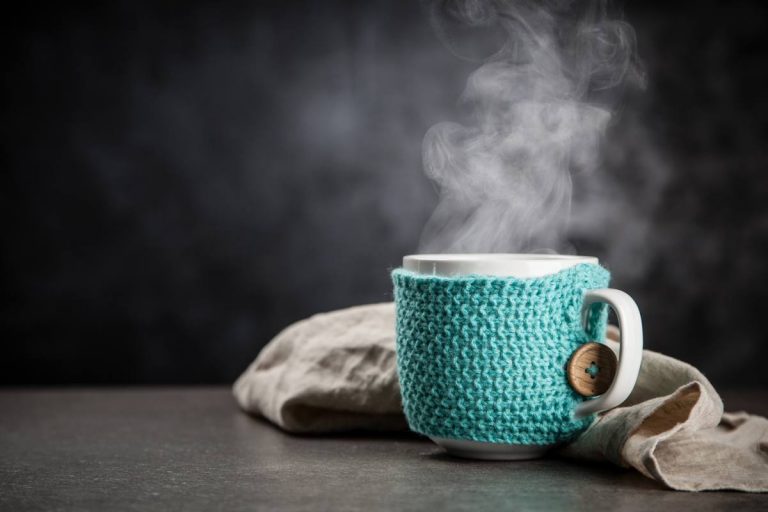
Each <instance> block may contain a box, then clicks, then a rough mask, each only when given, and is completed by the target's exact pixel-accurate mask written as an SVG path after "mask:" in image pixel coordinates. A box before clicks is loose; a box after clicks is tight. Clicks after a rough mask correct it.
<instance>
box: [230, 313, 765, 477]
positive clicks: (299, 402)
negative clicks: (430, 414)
mask: <svg viewBox="0 0 768 512" xmlns="http://www.w3.org/2000/svg"><path fill="white" fill-rule="evenodd" d="M394 326H395V312H394V306H393V304H391V303H386V304H372V305H367V306H358V307H353V308H349V309H343V310H339V311H334V312H331V313H323V314H318V315H315V316H313V317H311V318H308V319H306V320H302V321H300V322H297V323H295V324H293V325H291V326H289V327H288V328H286V329H285V330H284V331H283V332H281V333H280V334H278V335H277V336H276V337H275V338H274V339H273V340H272V341H271V342H270V343H269V344H268V345H267V346H266V347H264V349H263V350H262V351H261V353H260V354H259V356H258V357H257V358H256V360H255V361H254V362H253V363H252V364H251V365H250V367H249V368H248V369H247V370H246V371H245V372H244V373H243V375H242V376H240V378H239V379H238V380H237V382H235V385H234V395H235V398H236V399H237V401H238V403H239V404H240V406H241V407H242V408H243V409H244V410H245V411H247V412H249V413H252V414H257V415H261V416H264V417H265V418H267V419H269V420H270V421H272V422H274V423H275V424H277V425H278V426H280V427H281V428H283V429H285V430H287V431H289V432H296V433H309V432H334V431H343V430H353V429H370V430H405V429H407V425H406V422H405V418H404V417H403V413H402V409H401V406H400V389H399V385H398V382H397V371H396V361H395V332H394ZM608 336H609V338H614V339H617V337H618V332H617V330H616V329H615V328H613V327H612V328H609V333H608ZM608 343H609V344H610V345H611V346H612V348H614V350H617V349H618V345H617V344H616V343H615V342H613V341H608ZM560 454H561V455H563V456H567V457H574V458H581V459H592V460H607V461H610V462H613V463H614V464H618V465H620V466H631V467H634V468H635V469H637V470H638V471H640V472H641V473H642V474H644V475H645V476H647V477H649V478H652V479H655V480H657V481H659V482H661V483H662V484H664V485H666V486H668V487H670V488H672V489H678V490H686V491H700V490H716V489H733V490H740V491H752V492H768V420H766V419H765V418H761V417H758V416H752V415H749V414H747V413H744V412H741V413H725V414H724V413H723V403H722V401H721V399H720V396H719V395H718V394H717V392H716V391H715V389H714V388H713V387H712V385H711V384H710V383H709V381H708V380H707V379H706V377H704V375H702V374H701V373H700V372H699V371H698V370H696V369H695V368H693V367H692V366H690V365H688V364H686V363H683V362H681V361H678V360H676V359H673V358H671V357H667V356H664V355H662V354H658V353H656V352H651V351H649V350H646V351H644V353H643V363H642V366H641V369H640V375H639V377H638V380H637V384H636V385H635V389H634V391H633V392H632V395H631V396H630V397H629V399H628V400H627V401H626V402H625V403H624V404H622V407H618V408H616V409H613V410H611V411H608V412H607V413H604V414H602V415H600V416H599V417H598V418H597V419H596V420H595V422H594V423H593V424H592V425H591V426H590V428H589V429H588V430H587V431H586V432H584V433H583V434H582V435H581V436H580V437H579V438H578V439H577V440H576V441H575V442H573V443H572V444H570V445H568V446H566V447H564V448H563V449H561V450H560Z"/></svg>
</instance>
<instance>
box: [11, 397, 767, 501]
mask: <svg viewBox="0 0 768 512" xmlns="http://www.w3.org/2000/svg"><path fill="white" fill-rule="evenodd" d="M725 398H726V405H727V408H728V409H729V410H736V409H742V408H745V409H747V410H750V411H751V412H756V413H760V414H764V415H765V414H768V392H756V391H752V392H742V393H730V394H725ZM0 508H2V509H3V510H12V511H21V510H104V511H112V510H163V511H172V510H184V511H188V510H279V509H282V510H366V511H373V510H384V509H391V510H502V509H515V510H545V511H550V510H559V509H561V510H587V511H590V512H595V511H606V510H611V511H614V510H665V509H672V510H682V511H697V512H699V511H705V510H721V509H722V510H738V511H739V512H744V511H748V510H763V511H766V510H768V495H758V494H741V493H736V492H708V493H680V492H673V491H668V490H664V489H662V488H661V487H659V486H658V485H657V484H655V483H654V482H652V481H650V480H646V479H645V478H643V477H641V476H640V475H638V474H636V473H635V472H633V471H631V470H623V469H618V468H615V467H613V466H610V465H602V464H581V463H576V462H569V461H563V460H556V459H544V460H538V461H527V462H475V461H465V460H459V459H453V458H450V457H448V456H446V455H444V454H443V453H442V452H441V451H440V449H439V448H437V447H436V446H434V445H433V444H431V443H430V442H428V441H425V440H424V439H421V438H418V437H416V436H411V435H405V434H404V435H388V436H387V435H381V436H373V435H362V434H361V435H334V436H314V437H297V436H290V435H286V434H284V433H282V432H280V431H279V430H276V429H275V428H273V427H271V426H270V425H269V424H267V423H265V422H263V421H261V420H257V419H253V418H250V417H248V416H246V415H245V414H242V413H241V412H240V411H238V409H237V407H236V406H235V403H234V401H233V399H232V398H231V396H230V394H229V391H228V390H227V389H225V388H181V389H176V388H173V389H167V388H166V389H162V388H161V389H144V388H138V389H137V388H132V389H131V388H129V389H105V390H4V391H0Z"/></svg>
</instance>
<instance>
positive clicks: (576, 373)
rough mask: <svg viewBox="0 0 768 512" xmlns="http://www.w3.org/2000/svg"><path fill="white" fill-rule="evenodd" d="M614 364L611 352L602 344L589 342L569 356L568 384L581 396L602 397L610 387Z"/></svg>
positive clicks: (614, 368)
mask: <svg viewBox="0 0 768 512" xmlns="http://www.w3.org/2000/svg"><path fill="white" fill-rule="evenodd" d="M616 364H617V363H616V354H614V353H613V350H611V349H610V348H608V347H607V346H605V345H603V344H602V343H595V342H594V341H590V342H589V343H585V344H584V345H582V346H580V347H579V348H578V349H576V351H574V353H573V354H572V355H571V359H570V360H569V361H568V365H567V366H566V372H567V373H568V383H569V384H570V385H571V387H572V388H573V389H574V390H575V391H576V392H577V393H578V394H580V395H581V396H587V397H589V396H597V395H602V394H603V393H605V392H606V391H608V388H609V387H611V382H613V377H614V375H616Z"/></svg>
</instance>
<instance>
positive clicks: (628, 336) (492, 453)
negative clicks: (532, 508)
mask: <svg viewBox="0 0 768 512" xmlns="http://www.w3.org/2000/svg"><path fill="white" fill-rule="evenodd" d="M581 263H588V264H598V260H597V258H594V257H589V256H563V255H548V254H420V255H411V256H406V257H404V258H403V269H404V270H407V271H411V272H415V273H418V274H424V275H437V276H445V277H454V276H463V275H486V276H498V277H515V278H534V277H542V276H547V275H550V274H555V273H557V272H559V271H561V270H564V269H567V268H569V267H573V266H576V265H578V264H581ZM598 302H600V303H606V304H608V305H610V306H611V307H612V308H613V310H614V311H615V313H616V316H617V318H618V323H619V328H620V331H621V344H620V350H619V353H618V366H617V369H616V374H615V377H614V380H613V382H612V384H611V385H610V387H609V388H608V390H607V391H606V392H605V393H603V394H602V395H600V396H598V397H596V398H593V399H590V400H585V401H583V402H581V403H580V404H579V405H578V406H577V407H576V409H575V410H574V411H573V414H574V417H577V418H578V417H584V416H587V415H589V414H592V413H596V412H600V411H605V410H607V409H611V408H614V407H616V406H618V405H620V404H621V403H622V402H623V401H624V400H626V399H627V397H628V396H629V394H630V393H631V391H632V389H633V388H634V385H635V381H636V380H637V375H638V373H639V370H640V363H641V360H642V351H643V331H642V323H641V319H640V312H639V310H638V308H637V305H636V304H635V302H634V301H633V300H632V298H631V297H630V296H629V295H627V294H626V293H624V292H623V291H620V290H615V289H611V288H602V289H594V290H587V291H586V292H585V296H584V306H583V309H582V312H583V313H584V314H586V310H587V308H588V306H590V305H591V304H593V303H598ZM432 440H433V441H435V442H436V443H437V444H438V445H440V446H442V447H443V448H445V449H446V450H447V451H448V452H449V453H452V454H455V455H459V456H463V457H470V458H480V459H497V460H498V459H529V458H535V457H539V456H541V455H543V454H544V453H545V452H546V451H547V450H548V449H550V448H551V446H541V445H533V446H531V445H508V444H498V443H486V442H478V441H471V440H459V439H446V438H435V437H433V438H432Z"/></svg>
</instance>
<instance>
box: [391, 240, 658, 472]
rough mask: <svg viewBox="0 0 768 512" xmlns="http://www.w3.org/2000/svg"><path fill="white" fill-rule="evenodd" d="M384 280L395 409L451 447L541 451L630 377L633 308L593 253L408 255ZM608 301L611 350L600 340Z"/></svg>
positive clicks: (484, 455) (475, 451)
mask: <svg viewBox="0 0 768 512" xmlns="http://www.w3.org/2000/svg"><path fill="white" fill-rule="evenodd" d="M392 280H393V284H394V296H395V307H396V331H397V342H396V343H397V370H398V376H399V379H400V388H401V395H402V401H403V409H404V412H405V416H406V418H407V420H408V424H409V425H410V427H411V429H412V430H414V431H416V432H419V433H421V434H424V435H426V436H428V437H429V438H431V439H432V440H433V441H434V442H435V443H437V444H438V445H440V446H441V447H443V448H444V449H445V450H446V451H448V452H449V453H451V454H453V455H458V456H462V457H469V458H479V459H495V460H500V459H502V460H514V459H530V458H536V457H540V456H542V455H543V454H544V453H546V451H547V450H549V449H551V448H552V447H554V446H558V445H560V444H562V443H565V442H568V441H570V440H572V439H574V438H575V437H577V436H578V435H579V434H580V433H581V432H583V431H584V430H586V428H587V427H588V426H589V425H590V423H591V422H592V421H593V419H594V414H595V413H597V412H600V411H605V410H607V409H611V408H613V407H616V406H618V405H619V404H621V403H622V402H623V401H624V400H626V398H627V397H628V396H629V394H630V392H631V391H632V389H633V387H634V385H635V381H636V380H637V375H638V372H639V370H640V362H641V359H642V349H643V333H642V323H641V319H640V312H639V311H638V308H637V305H636V304H635V302H634V301H633V300H632V298H631V297H630V296H629V295H627V294H626V293H624V292H622V291H620V290H615V289H610V288H607V286H608V283H609V280H610V274H609V272H608V271H607V270H606V269H604V268H603V267H601V266H600V265H599V263H598V260H597V258H594V257H588V256H561V255H544V254H421V255H411V256H406V257H405V258H403V267H402V268H399V269H395V270H394V271H393V272H392ZM608 306H610V307H611V308H613V310H614V312H615V313H616V316H617V318H618V323H619V328H620V332H621V343H620V350H619V353H618V357H617V356H616V355H615V354H614V352H613V351H612V350H611V349H610V348H609V347H608V346H607V345H605V344H603V343H602V341H604V336H605V326H606V319H607V314H608Z"/></svg>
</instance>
